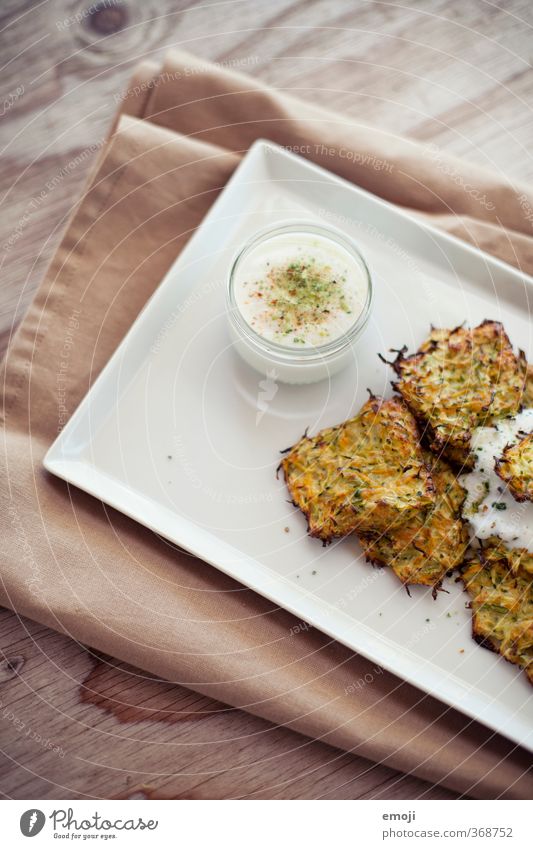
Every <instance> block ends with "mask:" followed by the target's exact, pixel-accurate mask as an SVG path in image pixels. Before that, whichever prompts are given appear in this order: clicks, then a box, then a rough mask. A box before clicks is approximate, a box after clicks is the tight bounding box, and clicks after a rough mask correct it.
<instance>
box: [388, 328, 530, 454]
mask: <svg viewBox="0 0 533 849" xmlns="http://www.w3.org/2000/svg"><path fill="white" fill-rule="evenodd" d="M393 366H394V369H395V371H396V373H397V375H398V380H397V381H396V383H394V387H395V389H397V390H398V392H399V393H400V394H401V395H402V397H403V399H404V400H405V402H406V404H407V405H408V407H409V408H410V409H411V410H412V411H413V413H414V415H415V416H416V417H417V419H418V420H419V422H420V423H421V425H422V426H423V429H424V435H425V436H426V437H427V438H428V439H429V443H430V446H431V449H432V450H433V451H434V452H435V453H436V454H438V455H440V454H441V453H442V452H444V454H445V455H446V457H447V458H448V459H449V460H451V461H452V462H454V463H456V464H458V465H460V466H463V465H464V466H466V467H468V468H471V467H472V466H473V459H472V457H471V456H470V451H469V449H470V437H471V433H472V430H473V429H474V428H475V427H479V426H481V425H489V424H492V423H493V422H494V421H495V420H496V419H498V418H500V417H501V416H514V415H515V414H516V413H517V412H518V410H519V409H520V405H521V402H522V397H523V393H524V382H525V379H526V369H527V364H526V361H525V357H524V354H523V352H520V353H519V355H518V356H516V355H515V353H514V352H513V349H512V347H511V343H510V342H509V339H508V337H507V335H506V333H505V331H504V329H503V327H502V325H501V324H499V323H498V322H495V321H484V322H483V323H482V324H480V325H479V327H475V328H474V329H473V330H470V329H468V328H465V327H456V328H455V329H454V330H445V329H441V330H437V329H433V330H432V331H431V333H430V336H429V338H428V339H427V340H426V341H425V342H424V344H423V345H422V346H421V348H420V349H419V351H418V352H417V353H416V354H412V355H411V356H409V357H406V356H405V349H404V350H402V351H400V352H399V353H398V356H397V358H396V360H395V362H394V363H393Z"/></svg>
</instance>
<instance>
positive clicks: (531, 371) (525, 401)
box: [522, 364, 533, 408]
mask: <svg viewBox="0 0 533 849" xmlns="http://www.w3.org/2000/svg"><path fill="white" fill-rule="evenodd" d="M522 406H523V407H524V408H525V407H533V365H531V364H529V365H528V367H527V373H526V382H525V385H524V394H523V396H522Z"/></svg>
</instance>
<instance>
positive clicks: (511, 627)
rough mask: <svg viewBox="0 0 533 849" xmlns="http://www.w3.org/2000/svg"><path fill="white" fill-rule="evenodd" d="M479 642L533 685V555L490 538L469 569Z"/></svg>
mask: <svg viewBox="0 0 533 849" xmlns="http://www.w3.org/2000/svg"><path fill="white" fill-rule="evenodd" d="M462 580H463V583H464V585H465V588H466V590H467V592H468V594H469V595H470V597H471V607H472V633H473V636H474V639H475V640H476V641H477V642H478V643H480V644H481V645H483V646H485V647H486V648H490V649H492V650H493V651H496V652H498V653H499V654H501V655H502V657H505V658H506V660H509V661H510V662H511V663H514V664H516V665H517V666H520V667H521V668H522V669H524V670H525V672H526V674H527V676H528V678H529V680H530V681H531V683H533V555H531V554H529V553H528V552H527V551H525V550H523V549H522V550H521V551H519V550H509V549H507V548H506V547H505V546H504V544H503V543H502V542H501V541H500V540H498V539H497V538H490V539H489V540H487V541H486V542H485V544H484V545H483V547H482V548H480V549H479V550H478V551H476V552H475V553H474V558H473V560H471V561H470V562H469V563H468V564H467V565H466V566H465V568H464V569H463V572H462Z"/></svg>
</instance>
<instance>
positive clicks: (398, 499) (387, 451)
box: [280, 397, 435, 543]
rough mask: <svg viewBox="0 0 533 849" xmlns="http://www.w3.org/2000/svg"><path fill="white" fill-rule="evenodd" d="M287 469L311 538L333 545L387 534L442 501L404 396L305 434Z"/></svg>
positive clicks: (290, 454)
mask: <svg viewBox="0 0 533 849" xmlns="http://www.w3.org/2000/svg"><path fill="white" fill-rule="evenodd" d="M280 467H281V468H282V469H283V472H284V475H285V480H286V482H287V486H288V488H289V491H290V494H291V497H292V500H293V502H294V504H295V505H296V506H297V507H299V508H300V509H301V510H302V511H303V513H304V514H305V515H306V517H307V522H308V528H309V533H310V534H311V536H313V537H319V538H320V539H321V540H323V541H324V542H325V543H326V542H330V541H331V539H333V538H334V537H342V536H345V535H346V534H350V533H352V532H353V531H374V532H386V531H388V530H390V528H391V527H394V526H395V525H398V524H400V523H401V522H405V521H408V520H409V519H410V518H412V517H413V516H414V515H415V514H416V513H417V511H418V510H420V509H421V508H423V507H426V506H427V505H428V504H431V503H433V501H434V498H435V495H434V488H433V483H432V480H431V475H430V472H429V469H428V467H427V465H426V464H425V461H424V457H423V455H422V450H421V448H420V444H419V434H418V429H417V426H416V422H415V419H414V417H413V415H412V414H411V413H410V412H409V410H408V409H407V407H406V406H405V404H404V403H403V401H402V400H401V399H400V398H391V399H390V400H389V401H384V400H382V399H381V398H376V397H371V398H370V399H369V400H368V401H367V403H366V404H365V405H364V406H363V407H362V408H361V410H360V411H359V413H358V414H357V415H356V416H354V418H352V419H349V420H348V421H347V422H344V423H343V424H341V425H337V426H336V427H330V428H326V429H325V430H322V431H320V433H318V434H317V435H316V436H313V437H308V436H307V435H306V436H304V437H303V439H301V440H300V442H298V443H297V444H296V445H295V446H294V447H293V448H291V449H288V453H287V456H286V457H285V458H284V459H283V460H282V462H281V464H280Z"/></svg>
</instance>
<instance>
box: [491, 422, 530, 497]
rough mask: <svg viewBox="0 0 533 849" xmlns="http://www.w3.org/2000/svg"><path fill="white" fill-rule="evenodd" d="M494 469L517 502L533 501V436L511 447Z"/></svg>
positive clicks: (528, 436) (526, 437)
mask: <svg viewBox="0 0 533 849" xmlns="http://www.w3.org/2000/svg"><path fill="white" fill-rule="evenodd" d="M494 468H495V471H496V474H498V475H499V476H500V477H501V479H502V480H503V481H505V483H506V484H507V485H508V487H509V492H510V493H511V494H512V496H513V498H514V499H515V500H516V501H533V434H531V433H530V434H528V435H527V436H525V437H524V438H523V439H521V440H520V442H517V443H516V444H515V445H509V446H508V447H507V448H506V449H505V451H504V452H503V454H502V456H501V457H499V458H498V459H497V460H496V464H495V466H494Z"/></svg>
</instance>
